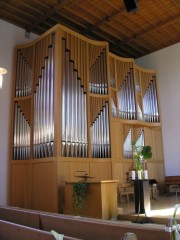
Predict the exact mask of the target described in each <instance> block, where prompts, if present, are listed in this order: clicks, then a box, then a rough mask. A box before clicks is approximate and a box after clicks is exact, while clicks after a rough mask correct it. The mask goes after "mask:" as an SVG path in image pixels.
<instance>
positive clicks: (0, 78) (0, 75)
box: [0, 67, 7, 89]
mask: <svg viewBox="0 0 180 240" xmlns="http://www.w3.org/2000/svg"><path fill="white" fill-rule="evenodd" d="M6 73H7V70H6V69H5V68H1V67H0V88H1V89H2V83H3V75H4V74H6Z"/></svg>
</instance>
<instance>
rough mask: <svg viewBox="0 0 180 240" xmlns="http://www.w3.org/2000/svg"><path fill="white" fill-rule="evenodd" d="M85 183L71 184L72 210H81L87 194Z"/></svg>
mask: <svg viewBox="0 0 180 240" xmlns="http://www.w3.org/2000/svg"><path fill="white" fill-rule="evenodd" d="M87 186H88V185H87V183H86V182H84V181H80V182H76V183H74V184H73V209H77V208H82V207H83V203H84V200H85V197H86V193H87Z"/></svg>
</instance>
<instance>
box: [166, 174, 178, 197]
mask: <svg viewBox="0 0 180 240" xmlns="http://www.w3.org/2000/svg"><path fill="white" fill-rule="evenodd" d="M173 185H174V186H175V188H176V195H177V192H179V189H180V176H166V177H165V186H166V192H167V193H170V186H173Z"/></svg>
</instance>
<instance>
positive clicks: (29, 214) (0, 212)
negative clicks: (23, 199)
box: [0, 207, 40, 229]
mask: <svg viewBox="0 0 180 240" xmlns="http://www.w3.org/2000/svg"><path fill="white" fill-rule="evenodd" d="M0 219H1V220H4V221H9V222H13V223H17V224H20V225H24V226H27V227H32V228H37V229H39V228H40V226H39V222H40V221H39V212H35V211H31V210H27V209H22V208H15V207H12V208H11V207H0Z"/></svg>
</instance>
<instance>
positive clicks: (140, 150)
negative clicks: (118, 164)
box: [132, 142, 152, 171]
mask: <svg viewBox="0 0 180 240" xmlns="http://www.w3.org/2000/svg"><path fill="white" fill-rule="evenodd" d="M132 147H133V155H134V159H135V163H136V170H137V171H142V170H144V161H145V160H147V159H150V158H152V149H151V146H137V145H136V143H134V142H133V143H132Z"/></svg>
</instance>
